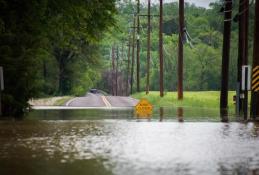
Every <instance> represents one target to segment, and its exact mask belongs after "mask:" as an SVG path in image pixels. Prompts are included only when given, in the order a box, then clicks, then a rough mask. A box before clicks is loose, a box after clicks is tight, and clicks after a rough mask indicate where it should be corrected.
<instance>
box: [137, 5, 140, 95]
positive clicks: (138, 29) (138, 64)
mask: <svg viewBox="0 0 259 175" xmlns="http://www.w3.org/2000/svg"><path fill="white" fill-rule="evenodd" d="M139 8H140V2H139V0H138V2H137V92H140V87H139V82H140V77H139V76H140V75H139V67H140V27H139V23H140V21H139V15H140V14H139V11H140V9H139Z"/></svg>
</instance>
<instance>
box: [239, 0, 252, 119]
mask: <svg viewBox="0 0 259 175" xmlns="http://www.w3.org/2000/svg"><path fill="white" fill-rule="evenodd" d="M238 17H239V18H238V19H239V42H238V43H239V44H238V65H237V67H238V69H237V70H238V71H237V72H238V75H237V102H236V103H237V104H236V105H237V114H239V115H240V114H241V113H243V114H244V118H245V119H247V115H248V114H247V113H248V112H247V108H248V91H247V90H245V91H243V90H242V88H241V82H242V66H245V65H247V64H248V26H249V0H240V1H239V15H238Z"/></svg>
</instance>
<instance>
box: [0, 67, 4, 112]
mask: <svg viewBox="0 0 259 175" xmlns="http://www.w3.org/2000/svg"><path fill="white" fill-rule="evenodd" d="M3 90H4V70H3V67H2V66H0V117H1V116H2V115H3V111H2V91H3Z"/></svg>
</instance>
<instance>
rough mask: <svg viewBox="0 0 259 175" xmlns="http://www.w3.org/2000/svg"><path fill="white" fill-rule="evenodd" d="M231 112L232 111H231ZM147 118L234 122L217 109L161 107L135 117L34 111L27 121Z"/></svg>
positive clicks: (129, 111) (118, 113) (112, 113)
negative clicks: (222, 116)
mask: <svg viewBox="0 0 259 175" xmlns="http://www.w3.org/2000/svg"><path fill="white" fill-rule="evenodd" d="M232 112H233V111H232ZM135 118H149V119H151V118H152V120H158V121H179V122H182V121H186V122H190V121H213V122H215V121H224V122H226V121H236V120H237V118H236V116H235V114H234V112H233V113H229V116H227V117H226V118H225V119H222V118H221V117H220V113H219V110H218V109H208V108H187V107H177V108H172V107H162V108H154V110H153V113H152V114H151V115H149V116H144V117H143V116H137V115H136V114H135V110H134V109H133V108H132V109H131V108H127V109H116V110H115V109H102V110H97V109H87V110H86V109H85V110H83V109H82V110H69V109H67V110H35V111H33V112H31V113H29V116H27V117H26V119H27V120H39V119H40V120H86V119H87V120H100V119H122V120H123V119H135Z"/></svg>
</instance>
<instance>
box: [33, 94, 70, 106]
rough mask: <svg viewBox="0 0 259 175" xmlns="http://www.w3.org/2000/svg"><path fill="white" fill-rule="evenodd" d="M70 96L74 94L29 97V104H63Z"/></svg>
mask: <svg viewBox="0 0 259 175" xmlns="http://www.w3.org/2000/svg"><path fill="white" fill-rule="evenodd" d="M72 98H74V96H60V97H46V98H37V99H31V100H30V101H29V104H30V105H32V106H64V105H65V104H66V102H68V101H69V100H71V99H72Z"/></svg>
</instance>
